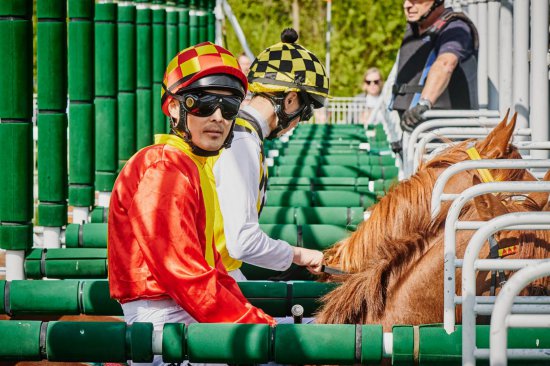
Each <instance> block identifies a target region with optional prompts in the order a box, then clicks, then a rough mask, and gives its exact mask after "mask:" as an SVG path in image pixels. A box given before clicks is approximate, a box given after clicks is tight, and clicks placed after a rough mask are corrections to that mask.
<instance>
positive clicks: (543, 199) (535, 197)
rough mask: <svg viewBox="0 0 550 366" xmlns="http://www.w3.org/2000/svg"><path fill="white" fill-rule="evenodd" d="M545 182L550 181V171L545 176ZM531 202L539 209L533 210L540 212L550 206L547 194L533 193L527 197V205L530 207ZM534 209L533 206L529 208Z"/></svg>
mask: <svg viewBox="0 0 550 366" xmlns="http://www.w3.org/2000/svg"><path fill="white" fill-rule="evenodd" d="M542 180H543V181H545V182H548V181H550V170H548V171H547V172H546V174H545V175H544V178H542ZM529 202H534V203H536V205H537V207H535V208H533V210H540V208H541V207H545V206H547V205H548V193H547V192H532V193H529V194H528V195H527V200H526V201H525V203H524V204H525V205H528V204H529ZM527 207H532V206H527Z"/></svg>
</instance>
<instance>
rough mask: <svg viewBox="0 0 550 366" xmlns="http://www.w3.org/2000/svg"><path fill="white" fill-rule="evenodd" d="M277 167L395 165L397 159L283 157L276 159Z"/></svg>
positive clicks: (375, 157) (359, 156) (347, 156)
mask: <svg viewBox="0 0 550 366" xmlns="http://www.w3.org/2000/svg"><path fill="white" fill-rule="evenodd" d="M274 162H275V164H276V165H349V166H361V165H390V166H391V165H395V158H394V157H393V156H391V155H368V154H347V155H321V156H319V155H317V156H307V155H305V156H304V155H283V156H279V157H277V158H274Z"/></svg>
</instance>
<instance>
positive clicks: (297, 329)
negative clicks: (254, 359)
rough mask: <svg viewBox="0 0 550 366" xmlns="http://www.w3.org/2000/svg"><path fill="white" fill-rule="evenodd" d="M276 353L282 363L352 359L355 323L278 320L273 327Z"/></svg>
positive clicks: (333, 362)
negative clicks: (274, 327)
mask: <svg viewBox="0 0 550 366" xmlns="http://www.w3.org/2000/svg"><path fill="white" fill-rule="evenodd" d="M274 343H275V352H274V353H275V354H274V356H275V357H274V358H275V360H276V362H277V363H281V364H292V363H297V362H296V360H299V361H300V362H298V363H299V364H311V363H321V364H329V365H332V364H341V363H344V364H349V365H352V364H354V363H356V362H355V359H356V357H355V325H351V324H349V325H326V324H307V325H306V324H304V325H301V324H281V325H278V326H277V328H276V331H275V341H274Z"/></svg>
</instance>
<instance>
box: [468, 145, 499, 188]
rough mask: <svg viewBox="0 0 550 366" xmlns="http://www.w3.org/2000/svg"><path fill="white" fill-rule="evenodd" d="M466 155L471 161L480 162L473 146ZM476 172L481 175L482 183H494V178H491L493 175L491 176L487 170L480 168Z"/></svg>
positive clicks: (479, 157)
mask: <svg viewBox="0 0 550 366" xmlns="http://www.w3.org/2000/svg"><path fill="white" fill-rule="evenodd" d="M466 153H467V154H468V156H469V157H470V159H472V160H481V155H479V152H478V151H477V149H476V148H475V146H472V147H471V148H469V149H467V150H466ZM477 171H478V172H479V175H481V180H482V181H483V183H489V182H494V181H495V178H493V175H492V174H491V172H490V171H489V169H484V168H483V169H481V168H480V169H478V170H477Z"/></svg>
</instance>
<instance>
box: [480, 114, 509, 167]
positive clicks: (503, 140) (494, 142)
mask: <svg viewBox="0 0 550 366" xmlns="http://www.w3.org/2000/svg"><path fill="white" fill-rule="evenodd" d="M509 113H510V110H509V109H508V111H507V112H506V116H504V119H503V120H502V121H501V122H500V123H499V124H498V125H497V126H496V127H495V128H494V129H493V130H492V131H491V133H489V134H488V135H487V137H486V138H485V139H484V140H482V141H480V142H478V143H477V144H476V147H477V149H478V151H479V154H480V155H481V156H482V157H483V158H485V159H498V158H501V157H503V156H505V155H506V154H507V153H508V148H509V145H510V141H511V138H512V134H513V133H514V129H515V128H516V118H517V115H518V114H517V112H516V113H514V116H513V117H512V119H511V120H510V122H509V123H507V122H508V114H509Z"/></svg>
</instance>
